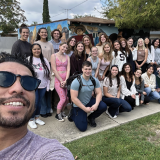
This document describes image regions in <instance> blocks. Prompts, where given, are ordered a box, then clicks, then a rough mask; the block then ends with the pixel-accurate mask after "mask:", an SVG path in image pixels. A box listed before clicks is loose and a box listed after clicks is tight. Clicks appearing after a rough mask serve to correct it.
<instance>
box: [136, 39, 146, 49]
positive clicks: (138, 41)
mask: <svg viewBox="0 0 160 160" xmlns="http://www.w3.org/2000/svg"><path fill="white" fill-rule="evenodd" d="M140 40H142V41H143V47H142V48H143V50H145V45H144V40H143V39H142V38H139V39H138V41H137V47H136V49H137V50H139V45H138V42H139V41H140Z"/></svg>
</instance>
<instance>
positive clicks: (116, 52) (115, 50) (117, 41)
mask: <svg viewBox="0 0 160 160" xmlns="http://www.w3.org/2000/svg"><path fill="white" fill-rule="evenodd" d="M115 43H119V45H120V51H121V52H122V54H123V55H125V57H126V54H125V53H124V52H123V49H122V45H121V43H120V42H119V40H116V41H114V43H113V50H114V52H115V57H117V55H118V50H117V49H115V48H114V44H115Z"/></svg>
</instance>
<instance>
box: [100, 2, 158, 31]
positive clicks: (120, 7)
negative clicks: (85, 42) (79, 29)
mask: <svg viewBox="0 0 160 160" xmlns="http://www.w3.org/2000/svg"><path fill="white" fill-rule="evenodd" d="M102 14H103V15H104V16H105V17H107V18H108V19H113V20H115V24H116V27H118V28H128V29H139V28H143V27H146V28H154V29H156V28H160V21H159V18H160V0H106V1H105V2H104V4H103V7H102Z"/></svg>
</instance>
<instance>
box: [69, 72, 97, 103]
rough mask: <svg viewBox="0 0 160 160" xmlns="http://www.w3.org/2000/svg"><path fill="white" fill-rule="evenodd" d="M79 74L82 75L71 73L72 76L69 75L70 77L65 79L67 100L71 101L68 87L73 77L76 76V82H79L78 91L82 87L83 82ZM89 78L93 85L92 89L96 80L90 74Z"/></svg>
mask: <svg viewBox="0 0 160 160" xmlns="http://www.w3.org/2000/svg"><path fill="white" fill-rule="evenodd" d="M81 75H82V74H76V75H73V76H71V77H69V78H68V79H67V97H68V98H69V101H70V102H71V93H70V89H71V84H72V82H73V80H74V79H76V78H77V80H78V82H79V84H80V86H79V90H78V91H80V90H81V89H82V86H83V83H82V79H81ZM90 80H91V81H92V83H93V86H94V90H95V87H96V81H95V79H94V78H93V77H92V76H90ZM94 94H95V91H94Z"/></svg>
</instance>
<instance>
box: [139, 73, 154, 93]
mask: <svg viewBox="0 0 160 160" xmlns="http://www.w3.org/2000/svg"><path fill="white" fill-rule="evenodd" d="M142 78H143V80H144V84H148V85H149V87H150V88H151V89H152V91H153V92H154V91H155V88H156V76H155V75H154V74H151V76H150V78H149V77H148V75H147V72H145V73H143V74H142Z"/></svg>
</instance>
